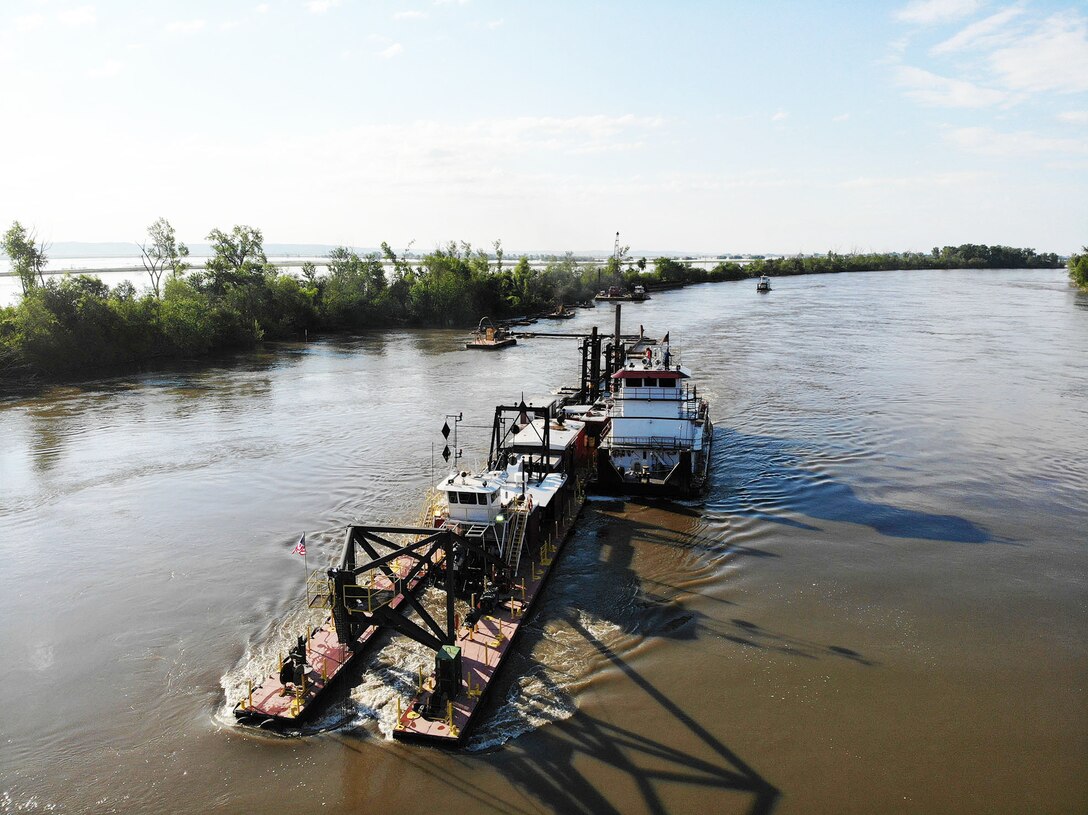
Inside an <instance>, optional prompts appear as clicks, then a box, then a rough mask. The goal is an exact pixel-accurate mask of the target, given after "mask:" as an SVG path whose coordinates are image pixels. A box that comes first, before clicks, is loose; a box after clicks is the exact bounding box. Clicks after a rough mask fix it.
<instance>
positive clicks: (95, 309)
mask: <svg viewBox="0 0 1088 815" xmlns="http://www.w3.org/2000/svg"><path fill="white" fill-rule="evenodd" d="M208 240H209V241H210V242H211V245H212V249H213V253H214V254H213V257H212V258H211V259H209V260H208V261H207V262H206V263H205V264H204V266H203V267H202V268H191V267H190V265H189V263H188V260H187V258H188V249H187V248H186V247H185V245H184V244H183V243H180V242H178V241H177V240H176V237H175V235H174V230H173V227H171V226H170V224H169V222H167V221H166V220H164V219H159V220H158V221H156V222H155V223H154V224H153V225H152V226H151V227H150V228H149V230H148V240H147V242H145V243H144V244H143V245H142V246H141V247H140V248H141V250H142V253H143V263H144V268H145V269H146V270H147V273H148V279H149V284H150V285H149V288H148V289H147V290H146V291H143V292H139V291H137V289H136V287H135V286H134V285H133V284H132V283H130V282H122V283H120V284H118V285H117V286H114V287H113V288H112V289H111V288H110V287H109V286H108V285H106V284H105V283H104V282H102V280H100V279H99V278H97V277H91V276H87V275H77V276H70V275H66V276H64V277H63V278H61V279H59V280H58V279H56V278H49V279H46V276H45V275H44V273H43V270H44V268H45V266H46V263H47V257H46V253H47V249H48V247H46V246H44V245H43V244H41V243H38V242H36V241H35V240H34V236H33V235H32V234H30V233H28V232H27V231H26V230H25V229H24V228H23V227H22V226H21V225H20V224H19V223H18V222H16V223H15V224H13V225H12V227H11V228H10V229H9V230H8V231H7V232H6V233H5V234H4V236H3V249H4V251H5V253H6V254H7V255H8V257H9V258H10V260H11V265H12V268H13V270H14V271H15V272H16V273H17V274H18V276H19V279H20V281H21V282H22V286H23V296H22V298H21V299H20V301H19V302H18V303H17V304H15V305H13V306H8V307H5V308H3V309H0V379H7V380H9V381H10V380H15V381H26V380H33V379H58V378H65V377H71V376H77V375H80V376H81V375H93V374H95V373H100V372H102V371H107V370H117V369H124V368H131V367H134V366H138V365H140V364H144V363H147V362H148V361H151V360H156V359H169V358H175V359H184V358H194V357H202V356H205V355H208V354H212V353H216V352H219V351H226V350H231V349H237V348H245V347H251V346H253V345H255V344H256V343H258V342H260V341H261V340H265V339H281V338H292V337H299V336H302V335H303V332H307V331H312V332H318V331H353V330H361V329H369V328H377V327H383V326H441V327H469V326H472V325H475V324H476V323H477V322H478V321H479V319H480V317H482V316H484V315H487V316H490V317H492V318H505V317H513V316H525V315H533V314H538V313H541V312H544V311H549V310H551V309H553V308H554V307H555V306H556V305H557V304H559V303H575V302H581V301H584V300H588V299H590V298H592V297H593V295H594V294H595V293H596V292H597V291H598V290H599V288H602V287H608V286H610V285H617V284H618V285H626V286H628V287H630V286H633V285H634V284H636V283H639V284H642V285H645V286H647V287H648V288H653V287H655V286H656V285H662V286H664V285H683V284H687V283H698V282H712V281H720V280H739V279H743V278H747V277H754V276H758V275H761V274H769V275H790V274H811V273H821V272H849V271H868V270H875V269H922V268H987V267H995V268H996V267H1025V266H1026V267H1036V266H1057V265H1059V261H1058V258H1057V257H1056V256H1054V255H1036V254H1035V253H1034V251H1032V250H1030V249H1010V248H1008V247H986V246H970V245H968V246H961V247H945V248H944V249H942V250H937V249H934V250H933V253H932V254H930V255H925V254H915V253H908V254H890V255H837V254H833V253H829V254H828V255H826V256H820V257H805V258H799V257H798V258H783V259H779V260H757V261H755V262H753V263H751V264H747V265H743V266H742V265H739V264H735V263H721V264H718V265H717V266H716V267H715V268H713V269H709V270H707V269H701V268H696V267H693V266H691V265H689V264H686V263H682V262H680V261H677V260H673V259H670V258H658V259H657V260H656V261H654V262H653V264H652V267H651V268H647V261H646V259H645V258H642V259H639V260H638V261H635V260H634V259H632V258H630V257H629V256H628V251H627V249H626V248H624V249H621V250H620V251H619V252H618V253H617V255H616V256H615V257H612V258H610V259H609V260H608V261H606V262H604V263H577V262H576V261H575V260H574V259H573V258H572V257H571V256H570V255H567V256H565V257H556V258H553V259H551V260H550V261H548V262H547V263H546V264H545V265H544V267H543V268H533V267H531V266H530V264H529V261H528V259H527V258H526V257H520V258H518V259H517V260H516V261H515V262H513V263H510V262H509V260H508V259H507V258H506V257H505V256H504V253H503V250H502V245H501V242H499V241H496V242H495V243H494V245H493V247H492V248H493V251H492V252H490V253H489V252H486V251H484V250H482V249H474V248H473V247H472V246H470V245H469V244H466V243H450V244H448V245H446V246H444V247H441V248H438V249H435V250H434V251H433V252H430V253H428V254H426V255H424V256H423V257H422V258H418V259H412V260H408V259H407V258H405V257H404V256H400V255H397V254H396V253H395V252H394V251H393V250H392V249H390V247H389V246H388V245H387V244H384V243H383V244H382V252H381V254H372V255H362V256H361V255H359V254H357V253H356V252H355V251H353V250H351V249H349V248H346V247H340V248H337V249H335V250H333V251H332V252H331V253H330V254H329V256H328V257H327V259H326V261H325V264H324V265H326V266H327V271H325V272H324V273H322V274H318V271H317V268H316V267H315V266H314V265H313V264H306V265H304V266H303V267H302V269H301V271H300V272H299V273H298V274H292V273H290V272H287V271H282V270H279V269H277V268H276V267H274V266H273V265H271V264H270V263H269V262H268V259H267V257H266V256H265V253H264V248H263V236H262V234H261V232H260V230H258V229H254V228H252V227H248V226H235V227H234V228H233V229H232V230H231V231H230V232H223V231H221V230H218V229H215V230H213V231H212V232H211V234H209V235H208ZM383 261H384V265H383ZM387 269H388V271H387Z"/></svg>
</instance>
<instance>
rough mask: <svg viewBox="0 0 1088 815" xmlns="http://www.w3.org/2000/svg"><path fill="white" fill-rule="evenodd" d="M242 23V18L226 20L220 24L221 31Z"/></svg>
mask: <svg viewBox="0 0 1088 815" xmlns="http://www.w3.org/2000/svg"><path fill="white" fill-rule="evenodd" d="M241 24H242V21H241V20H224V21H223V22H221V23H220V24H219V30H220V31H231V30H232V29H235V28H237V27H238V26H240V25H241Z"/></svg>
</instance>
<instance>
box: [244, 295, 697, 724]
mask: <svg viewBox="0 0 1088 815" xmlns="http://www.w3.org/2000/svg"><path fill="white" fill-rule="evenodd" d="M619 311H620V309H619V306H618V305H617V307H616V328H615V332H614V334H613V335H612V338H611V341H610V342H608V341H607V340H608V338H607V337H605V336H603V335H601V334H599V333H598V331H597V329H596V328H593V330H592V333H591V334H589V335H585V336H581V340H582V342H581V355H582V358H581V381H580V383H579V387H576V388H561V389H560V390H559V391H558V392H557V393H556V394H554V395H552V396H548V397H544V398H540V399H530V400H528V401H526V400H524V399H522V400H521V401H520V402H519V403H517V404H508V405H499V406H498V407H496V408H495V413H494V419H493V422H492V432H491V443H490V450H489V454H488V463H487V466H486V468H485V469H484V470H483V471H482V472H479V473H471V472H468V471H464V470H462V471H454V472H451V473H449V474H448V475H447V476H446V477H445V478H443V479H442V480H441V481H440V482H439V483H438V484H436V485H435V487H434V490H433V493H432V501H431V503H430V504H429V506H428V509H427V510H426V511H425V514H424V516H423V517H422V518H421V519H420V522H419V523H418V525H417V526H403V527H399V526H380V525H353V526H351V527H349V528H348V529H347V531H346V535H345V539H344V545H343V551H342V554H341V557H340V560H339V562H338V563H337V564H336V565H335V566H333V567H332V568H330V569H328V570H327V571H325V572H322V571H321V570H317V571H315V572H313V573H312V574H311V575H310V578H309V580H308V581H307V604H308V605H309V607H310V608H320V609H324V610H326V611H327V612H328V613H327V617H326V619H325V621H324V623H322V624H321V625H319V626H317V627H316V628H314V629H312V630H310V631H308V632H304V634H303V635H301V636H299V637H298V640H297V642H296V644H295V646H294V647H293V648H291V650H290V651H289V652H288V654H287V655H286V656H285V657H284V658H282V659H281V661H280V666H279V670H278V671H276V672H274V673H271V674H269V675H268V676H266V677H264V678H263V679H262V680H261V681H259V682H250V683H249V684H248V686H247V690H246V694H245V696H244V697H243V698H242V699H240V700H239V701H238V702H237V704H236V705H235V707H234V714H235V716H236V717H237V719H238V720H239V721H240V722H242V723H244V724H249V725H255V726H259V727H265V728H272V729H283V728H286V729H292V728H294V727H297V726H298V725H300V724H301V723H303V722H304V721H305V720H306V719H307V718H308V717H309V716H311V715H312V714H313V712H314V711H315V710H317V709H318V708H319V707H320V706H321V704H320V703H321V702H322V701H323V700H324V698H325V697H326V696H327V695H329V693H330V689H331V688H332V686H333V685H334V684H335V683H336V682H337V681H338V680H339V679H340V678H341V677H343V676H345V675H348V674H349V673H351V671H349V668H350V667H351V666H352V665H353V664H356V663H358V662H359V661H361V660H360V658H361V657H362V656H363V655H364V654H365V653H366V652H367V651H368V649H369V648H370V647H371V646H372V645H373V644H374V643H375V642H377V641H379V640H380V639H381V637H380V636H379V635H380V634H381V633H382V632H383V631H388V632H395V633H398V634H401V635H403V636H406V637H408V638H410V639H412V640H414V641H416V642H418V643H420V644H422V645H424V646H425V647H427V648H429V649H431V650H432V651H433V652H434V655H435V657H434V669H433V672H431V673H430V675H429V676H424V673H423V671H420V674H419V677H418V682H417V683H416V687H415V689H414V692H413V693H412V694H411V695H410V697H409V698H398V703H397V706H398V710H397V717H396V722H395V724H394V727H393V736H394V738H397V739H402V740H410V741H421V742H428V743H432V744H444V745H450V746H458V745H461V744H463V743H464V741H465V739H466V738H467V737H468V736H469V734H470V733H471V731H472V729H473V727H474V726H475V725H476V724H477V722H478V721H479V719H480V710H481V706H482V705H483V704H484V702H485V701H486V699H487V693H488V689H489V688H490V687H491V684H492V683H491V680H492V679H493V678H494V677H495V675H496V674H497V672H498V671H499V669H500V668H501V666H502V664H503V662H504V661H505V658H506V656H507V654H509V653H510V651H511V649H512V648H513V647H514V644H515V643H516V641H517V637H518V635H519V634H520V632H521V629H522V624H523V623H524V621H525V619H526V615H527V614H528V613H529V612H531V610H532V608H533V606H534V604H535V602H536V600H537V599H538V598H539V597H540V595H541V593H542V591H543V589H544V586H545V583H546V582H547V580H548V578H549V576H550V574H551V572H552V566H553V564H554V563H555V561H556V559H557V558H558V557H559V556H560V554H561V552H562V549H563V545H564V542H565V540H566V538H567V535H568V533H569V532H570V530H571V528H572V526H573V524H574V522H575V520H576V518H577V516H578V513H579V511H580V510H581V508H582V505H583V503H584V501H585V496H586V493H587V491H599V492H607V493H617V492H630V493H638V494H643V495H654V494H660V495H693V494H697V492H698V490H700V489H701V488H702V487H703V485H704V484H705V479H706V467H707V461H708V459H709V452H710V437H711V431H712V425H711V422H710V418H709V415H708V411H707V408H706V403H705V402H703V401H702V400H700V399H699V398H698V396H697V393H696V391H695V388H694V386H691V387H690V389H689V384H688V380H689V378H690V374H689V373H688V372H687V371H686V369H684V368H682V367H681V366H680V365H679V363H678V361H676V359H675V356H674V355H673V353H672V352H671V350H670V347H669V343H668V335H666V337H665V339H664V340H662V341H660V342H659V341H656V340H651V339H648V338H647V337H645V336H643V335H642V334H641V332H640V334H639V335H638V336H636V337H631V336H626V337H625V336H623V335H621V334H620V330H619V329H620V326H619V322H620V321H619ZM563 336H571V335H563ZM455 446H456V445H455ZM455 461H456V459H455ZM429 585H434V586H436V587H439V588H440V589H441V590H442V591H443V592H444V608H443V609H440V610H438V609H435V603H433V602H432V603H431V604H430V605H431V609H430V610H429V609H428V607H427V606H425V604H424V603H423V602H422V601H421V599H420V598H419V597H418V595H419V593H420V592H421V590H422V589H424V588H425V587H426V586H429ZM410 612H412V613H414V619H413V618H412V617H410V616H409V613H410Z"/></svg>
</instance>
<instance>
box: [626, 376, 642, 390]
mask: <svg viewBox="0 0 1088 815" xmlns="http://www.w3.org/2000/svg"><path fill="white" fill-rule="evenodd" d="M627 387H629V388H641V387H642V380H641V379H636V378H634V377H632V378H631V379H628V380H627Z"/></svg>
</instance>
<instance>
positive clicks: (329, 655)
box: [237, 557, 427, 721]
mask: <svg viewBox="0 0 1088 815" xmlns="http://www.w3.org/2000/svg"><path fill="white" fill-rule="evenodd" d="M416 562H417V561H416V560H414V559H413V558H410V557H404V558H398V559H397V560H396V561H395V562H394V565H393V571H394V573H395V574H398V575H400V576H402V577H403V576H404V575H406V574H408V572H409V571H411V569H412V567H413V566H414V565H415V564H416ZM426 574H427V569H426V568H424V569H423V570H422V571H421V573H420V574H419V575H417V576H416V578H415V579H414V580H413V581H412V582H411V583H410V584H409V585H408V591H414V590H415V589H416V587H417V586H418V585H419V584H420V583H421V582H422V580H423V578H424V577H425V576H426ZM374 587H375V588H377V589H387V590H388V589H392V588H393V584H392V583H391V582H390V581H389V579H388V578H387V577H385V576H384V575H380V576H377V577H375V579H374ZM403 601H404V596H403V595H401V594H398V595H397V596H396V597H394V598H393V600H392V601H391V602H390V604H389V605H390V606H391V607H392V608H397V606H399V605H400V604H401V603H402V602H403ZM379 630H380V629H379V626H376V625H371V626H368V627H367V628H366V629H364V630H363V632H362V633H361V634H360V635H359V637H358V638H357V639H356V642H357V643H358V644H359V645H363V644H364V643H366V642H367V641H369V640H370V639H371V638H372V637H373V636H374V635H375V634H377V633H378V631H379ZM357 650H358V649H357ZM357 650H356V651H353V650H352V649H351V648H349V647H348V646H347V645H342V644H341V643H340V641H339V640H338V639H337V637H336V631H335V629H334V627H333V621H332V618H331V617H329V618H328V619H326V620H325V622H324V623H322V624H321V626H320V627H319V628H318V629H317V630H316V631H315V632H314V633H313V634H312V636H311V637H310V639H309V640H308V642H307V644H306V690H305V692H304V693H299V692H298V690H297V689H295V688H294V687H292V688H285V686H284V685H283V683H281V682H280V677H279V671H278V670H277V671H276V672H275V673H273V674H270V675H269V676H268V677H266V678H265V679H264V681H263V682H261V683H260V685H256V684H255V685H254V688H253V694H252V697H250V696H249V695H248V694H247V696H246V697H245V698H243V699H242V700H241V701H240V702H239V703H238V708H237V710H238V711H239V712H244V713H248V714H253V715H263V716H268V717H274V718H277V719H285V720H288V721H292V720H296V719H298V718H300V717H301V716H302V715H303V713H304V712H305V711H306V708H307V706H308V705H309V704H311V703H312V702H313V701H314V699H316V698H317V697H318V696H319V695H320V694H321V692H322V691H323V690H325V688H326V687H328V685H329V684H330V683H331V682H332V680H333V679H334V678H335V677H336V675H337V674H338V673H339V672H340V671H341V670H343V669H344V668H345V667H346V666H347V664H348V663H349V662H351V659H352V657H353V656H354V655H355V653H356V652H357ZM323 673H324V676H322V674H323ZM251 698H252V701H251Z"/></svg>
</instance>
